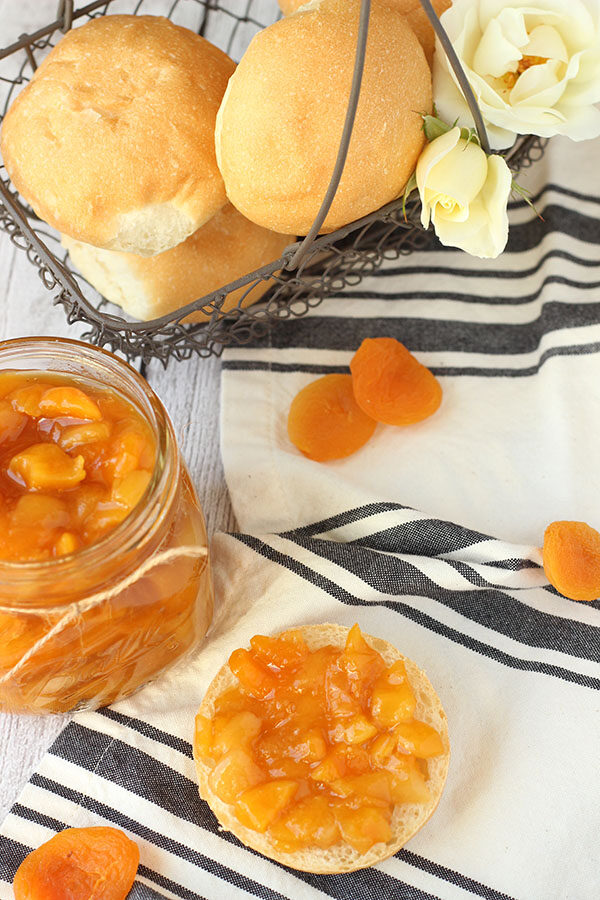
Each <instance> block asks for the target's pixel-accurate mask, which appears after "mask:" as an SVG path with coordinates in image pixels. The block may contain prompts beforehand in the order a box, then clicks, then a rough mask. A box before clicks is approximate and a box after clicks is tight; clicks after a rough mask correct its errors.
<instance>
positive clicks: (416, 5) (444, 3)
mask: <svg viewBox="0 0 600 900" xmlns="http://www.w3.org/2000/svg"><path fill="white" fill-rule="evenodd" d="M278 2H279V6H280V7H281V10H282V12H284V13H285V15H286V16H289V15H290V14H291V13H294V12H296V10H297V9H300V7H301V6H303V5H304V4H305V3H306V2H307V0H278ZM380 2H382V3H387V4H388V5H389V6H393V7H394V9H397V10H398V12H400V13H402V15H403V16H405V17H406V20H407V22H408V24H409V25H410V27H411V28H412V30H413V31H414V33H415V34H416V36H417V37H418V39H419V42H420V44H421V46H422V48H423V50H424V51H425V56H426V57H427V62H428V63H429V65H430V66H431V63H432V61H433V50H434V47H435V33H434V31H433V28H432V27H431V25H430V23H429V19H428V18H427V16H426V14H425V11H424V10H423V7H422V6H421V4H420V2H419V0H380ZM432 2H433V8H434V9H435V11H436V13H437V14H438V16H441V14H442V13H443V12H445V11H446V10H447V9H449V7H450V5H451V3H452V0H432Z"/></svg>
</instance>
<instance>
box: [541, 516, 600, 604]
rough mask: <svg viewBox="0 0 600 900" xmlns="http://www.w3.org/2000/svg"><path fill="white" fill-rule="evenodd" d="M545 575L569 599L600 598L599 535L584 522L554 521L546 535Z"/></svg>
mask: <svg viewBox="0 0 600 900" xmlns="http://www.w3.org/2000/svg"><path fill="white" fill-rule="evenodd" d="M542 555H543V561H544V572H545V573H546V577H547V578H548V581H549V582H550V584H551V585H552V586H553V587H555V588H556V590H557V591H560V593H561V594H563V595H564V596H565V597H568V598H569V599H570V600H587V601H590V600H595V599H596V598H597V597H600V533H599V532H597V531H596V529H595V528H592V527H591V526H590V525H587V524H586V523H585V522H552V524H551V525H548V527H547V528H546V531H545V533H544V548H543V551H542Z"/></svg>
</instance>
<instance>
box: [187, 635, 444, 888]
mask: <svg viewBox="0 0 600 900" xmlns="http://www.w3.org/2000/svg"><path fill="white" fill-rule="evenodd" d="M295 631H297V632H298V633H299V634H300V635H301V636H302V638H303V639H304V641H305V642H306V644H307V645H308V647H309V649H310V650H311V651H314V650H317V649H318V648H320V647H325V646H326V645H328V644H331V645H332V646H334V647H339V648H340V649H342V648H343V647H344V644H345V642H346V638H347V636H348V632H349V629H348V628H346V627H344V626H342V625H333V624H323V625H307V626H304V627H302V628H298V629H295ZM363 637H364V638H365V640H366V641H367V643H368V644H369V645H370V646H371V647H372V648H373V649H374V650H376V651H377V652H378V653H380V654H381V656H382V657H383V660H384V662H385V663H386V665H388V666H389V665H391V664H392V663H394V662H396V660H399V659H401V660H404V664H405V667H406V673H407V675H408V678H409V681H410V684H411V686H412V688H413V691H414V692H415V694H416V697H417V706H416V710H415V717H416V718H418V719H419V720H420V721H422V722H425V723H426V724H427V725H430V726H432V727H433V728H434V729H435V730H436V731H437V732H438V734H439V736H440V737H441V739H442V743H443V746H444V752H443V754H442V755H440V756H434V757H432V758H430V759H428V760H427V768H428V777H427V785H428V788H429V791H430V795H431V797H430V800H429V802H427V803H404V804H397V805H396V806H395V807H394V811H393V815H392V821H391V828H392V835H393V837H392V840H390V841H389V842H387V843H385V844H384V843H378V844H375V845H374V846H372V847H371V849H370V850H368V851H367V852H366V853H360V852H359V851H357V850H355V849H354V848H353V847H351V846H350V845H349V844H347V843H344V842H341V843H338V844H335V845H333V846H332V847H328V848H326V849H323V848H319V847H317V846H314V847H308V848H306V849H304V850H297V851H292V852H283V851H281V850H279V849H277V848H276V847H275V846H274V844H273V843H272V842H271V841H270V840H269V837H268V835H267V834H261V833H260V832H258V831H254V830H253V829H251V828H247V827H245V826H244V825H242V823H241V822H240V820H239V819H238V818H237V816H236V815H235V813H234V810H233V807H232V805H230V804H228V803H224V802H223V801H222V800H220V799H219V797H217V796H216V794H215V793H214V792H213V791H212V789H211V787H210V774H211V771H212V768H213V767H212V766H211V764H210V762H209V761H208V760H207V759H206V757H204V756H203V755H202V753H201V752H199V748H198V747H197V746H196V744H194V759H195V762H196V772H197V776H198V783H199V791H200V796H201V797H202V799H203V800H206V802H207V803H208V804H209V806H210V808H211V809H212V811H213V812H214V814H215V815H216V817H217V818H218V820H219V822H220V824H221V825H222V826H223V828H225V829H227V831H231V832H232V833H233V834H234V835H235V836H236V837H237V838H239V840H240V841H242V843H244V844H246V846H248V847H251V848H252V849H254V850H258V852H259V853H262V854H264V855H265V856H268V857H269V858H270V859H274V860H276V861H277V862H280V863H282V864H283V865H286V866H291V867H292V868H294V869H301V870H303V871H307V872H316V873H319V874H325V873H339V872H350V871H354V870H355V869H363V868H366V867H367V866H373V865H375V864H376V863H378V862H381V861H382V860H384V859H387V858H388V857H389V856H392V855H393V854H394V853H397V852H398V850H399V849H400V848H401V847H403V846H404V844H405V843H406V842H407V841H408V840H409V839H410V838H412V837H413V836H414V835H415V834H416V833H417V831H419V830H420V829H421V828H422V827H423V825H425V823H426V822H427V821H428V820H429V818H430V817H431V816H432V815H433V813H434V812H435V809H436V808H437V805H438V803H439V801H440V798H441V795H442V791H443V789H444V785H445V783H446V776H447V774H448V766H449V763H450V744H449V740H448V723H447V718H446V713H445V712H444V709H443V707H442V704H441V702H440V699H439V697H438V696H437V694H436V692H435V690H434V688H433V686H432V684H431V682H430V681H429V679H428V678H427V676H426V675H425V673H424V672H423V671H422V670H421V669H419V667H418V666H417V665H416V663H414V662H412V660H410V659H407V658H406V657H405V656H403V655H402V654H401V653H400V652H399V651H398V650H397V649H396V648H395V647H394V646H393V645H392V644H390V643H388V641H385V640H382V639H380V638H376V637H371V636H370V635H368V634H363ZM237 683H238V682H237V679H236V677H235V675H233V673H232V671H231V669H230V668H229V665H227V664H226V665H224V666H223V667H222V668H221V669H220V670H219V671H218V672H217V674H216V675H215V677H214V679H213V680H212V681H211V683H210V685H209V687H208V690H207V692H206V694H205V696H204V699H203V700H202V703H201V705H200V708H199V710H198V714H199V715H200V716H205V717H206V718H209V719H210V718H212V716H213V715H214V713H215V701H216V700H217V698H218V697H219V696H220V695H221V694H223V693H225V692H226V691H227V690H229V689H230V688H233V687H235V686H236V685H237Z"/></svg>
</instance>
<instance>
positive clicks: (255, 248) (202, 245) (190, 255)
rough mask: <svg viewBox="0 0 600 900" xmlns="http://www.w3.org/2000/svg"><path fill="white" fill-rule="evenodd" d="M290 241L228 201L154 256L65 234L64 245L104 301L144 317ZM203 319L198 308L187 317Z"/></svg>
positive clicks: (256, 264) (204, 290)
mask: <svg viewBox="0 0 600 900" xmlns="http://www.w3.org/2000/svg"><path fill="white" fill-rule="evenodd" d="M289 243H290V237H289V236H288V235H282V234H276V233H275V232H274V231H268V230H267V229H266V228H260V227H259V226H258V225H255V224H254V223H253V222H249V221H248V219H245V218H244V217H243V216H242V215H241V214H240V213H239V212H238V211H237V210H236V209H234V207H233V206H231V204H229V203H228V204H227V205H226V206H225V207H224V208H223V209H222V210H220V211H219V212H218V213H217V214H216V215H215V216H213V218H212V219H211V220H210V221H209V222H207V223H206V225H203V227H202V228H200V229H199V230H198V231H196V232H195V234H193V235H192V236H191V237H189V238H188V239H187V240H186V241H184V242H183V243H181V244H178V245H177V246H176V247H173V248H172V249H171V250H167V251H166V252H165V253H160V254H159V255H157V256H151V257H148V256H138V255H136V254H135V253H119V252H118V251H116V250H101V249H99V248H97V247H92V246H91V245H90V244H84V243H82V242H81V241H75V240H73V239H72V238H69V237H66V236H63V245H64V246H65V247H66V248H67V250H68V251H69V253H70V255H71V259H72V260H73V262H74V264H75V266H76V267H77V268H78V269H79V271H80V272H81V274H82V275H83V276H84V278H86V279H87V280H88V281H89V282H90V284H92V285H93V286H94V287H95V288H96V290H98V291H99V292H100V293H101V294H102V295H103V296H104V297H106V299H107V300H110V301H111V302H112V303H116V304H117V305H118V306H121V307H122V308H123V309H124V310H126V312H128V313H129V314H130V315H132V316H133V317H134V318H136V319H141V320H142V321H146V320H148V319H154V318H158V317H159V316H163V315H166V314H167V313H169V312H171V311H172V310H174V309H178V308H179V307H181V306H185V305H186V303H191V302H192V301H193V300H197V299H198V298H199V297H204V296H205V294H208V293H209V292H210V291H214V290H216V289H217V288H220V287H223V286H224V285H226V284H229V283H230V282H232V281H235V280H236V279H237V278H241V277H242V276H243V275H247V274H248V273H249V272H253V271H254V269H258V268H260V267H261V266H263V265H265V264H266V263H269V262H273V260H276V259H278V258H279V257H280V256H281V254H282V252H283V250H284V249H285V247H286V246H287V245H288V244H289ZM269 286H270V283H269V282H268V281H265V282H261V283H260V284H258V285H257V286H256V287H255V288H253V289H252V291H251V292H250V293H249V294H248V296H247V297H245V298H244V303H243V305H244V306H249V305H250V304H251V303H255V302H256V301H257V300H259V299H260V297H261V296H262V295H263V294H264V292H265V291H266V289H267V288H268V287H269ZM247 289H248V286H247V285H246V286H245V287H243V288H238V289H237V290H236V291H233V292H232V293H231V294H229V295H228V296H227V297H226V298H225V302H224V304H223V311H226V310H229V309H231V308H232V307H234V306H235V305H236V304H237V303H238V302H239V300H240V299H241V297H242V296H243V294H244V292H245V291H246V290H247ZM207 318H208V316H207V315H206V314H205V313H202V312H196V313H194V314H193V315H192V316H190V317H189V319H188V321H192V322H201V321H204V320H206V319H207Z"/></svg>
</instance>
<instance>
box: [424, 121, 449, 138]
mask: <svg viewBox="0 0 600 900" xmlns="http://www.w3.org/2000/svg"><path fill="white" fill-rule="evenodd" d="M452 128H453V126H452V125H446V123H445V122H442V120H441V119H438V118H437V116H423V131H424V132H425V137H426V138H427V140H428V141H435V139H436V138H438V137H440V136H441V135H442V134H446V132H448V131H451V130H452Z"/></svg>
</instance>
